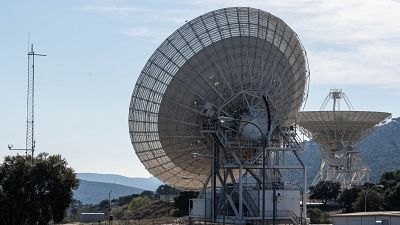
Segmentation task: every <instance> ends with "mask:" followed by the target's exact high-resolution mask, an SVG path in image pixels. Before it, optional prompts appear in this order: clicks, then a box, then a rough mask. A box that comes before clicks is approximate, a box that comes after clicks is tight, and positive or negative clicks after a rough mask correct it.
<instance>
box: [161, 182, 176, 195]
mask: <svg viewBox="0 0 400 225" xmlns="http://www.w3.org/2000/svg"><path fill="white" fill-rule="evenodd" d="M156 193H157V194H159V195H177V194H179V190H178V189H176V188H173V187H171V186H169V185H166V184H163V185H160V186H159V187H158V188H157V190H156Z"/></svg>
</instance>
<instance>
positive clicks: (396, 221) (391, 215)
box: [332, 211, 400, 225]
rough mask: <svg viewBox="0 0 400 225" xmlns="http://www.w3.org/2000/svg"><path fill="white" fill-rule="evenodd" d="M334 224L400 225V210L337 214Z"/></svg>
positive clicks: (333, 218)
mask: <svg viewBox="0 0 400 225" xmlns="http://www.w3.org/2000/svg"><path fill="white" fill-rule="evenodd" d="M332 220H333V225H400V211H380V212H379V211H378V212H357V213H345V214H336V215H333V216H332Z"/></svg>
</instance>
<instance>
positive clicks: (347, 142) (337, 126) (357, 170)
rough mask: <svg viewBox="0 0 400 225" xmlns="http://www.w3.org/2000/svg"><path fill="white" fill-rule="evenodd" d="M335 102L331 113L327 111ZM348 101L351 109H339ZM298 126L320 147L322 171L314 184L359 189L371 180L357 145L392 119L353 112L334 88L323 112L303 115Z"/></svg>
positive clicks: (380, 113) (343, 96)
mask: <svg viewBox="0 0 400 225" xmlns="http://www.w3.org/2000/svg"><path fill="white" fill-rule="evenodd" d="M330 100H332V102H333V108H332V111H327V110H325V107H326V105H327V103H328V102H329V101H330ZM340 100H345V102H346V104H347V106H348V110H345V111H343V110H341V109H340ZM300 115H301V119H300V121H299V125H300V126H302V127H303V128H305V129H306V130H305V131H306V133H308V134H309V136H310V137H312V139H313V140H314V141H315V142H316V143H318V144H319V145H320V152H321V158H322V160H321V166H320V171H319V172H318V173H317V176H316V177H315V178H314V181H313V182H312V184H311V185H313V186H314V185H316V184H318V182H320V181H334V182H339V183H340V184H341V185H342V187H343V188H351V187H352V186H359V185H361V184H363V183H364V182H366V181H368V173H369V169H368V167H367V165H366V164H365V163H364V162H363V160H362V159H361V157H360V154H359V149H358V147H357V146H356V144H357V143H358V142H360V141H361V140H362V139H364V138H365V137H366V136H367V135H369V134H370V133H371V131H372V130H373V128H374V127H375V126H376V125H377V124H380V123H382V122H384V121H385V120H386V119H387V118H389V117H390V116H391V114H390V113H386V112H373V111H352V105H351V103H350V101H349V100H348V98H347V96H346V94H345V93H344V92H342V90H340V89H332V90H331V92H330V93H329V94H328V96H327V98H326V100H325V102H324V103H323V104H322V107H321V110H320V111H303V112H301V114H300Z"/></svg>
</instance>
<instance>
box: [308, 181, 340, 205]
mask: <svg viewBox="0 0 400 225" xmlns="http://www.w3.org/2000/svg"><path fill="white" fill-rule="evenodd" d="M339 193H340V183H338V182H332V181H320V182H319V183H318V184H316V185H315V186H311V187H310V199H317V200H321V201H322V203H323V204H324V205H326V203H327V202H328V200H336V199H337V197H338V195H339Z"/></svg>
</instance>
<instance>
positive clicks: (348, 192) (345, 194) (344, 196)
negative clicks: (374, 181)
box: [339, 187, 361, 212]
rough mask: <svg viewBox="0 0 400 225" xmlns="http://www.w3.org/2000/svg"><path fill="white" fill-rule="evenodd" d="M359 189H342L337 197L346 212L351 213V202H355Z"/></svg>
mask: <svg viewBox="0 0 400 225" xmlns="http://www.w3.org/2000/svg"><path fill="white" fill-rule="evenodd" d="M360 191H361V188H359V187H353V188H350V189H344V190H343V191H342V193H341V194H340V196H339V202H340V204H342V205H343V206H344V207H345V211H346V212H353V202H355V201H356V199H357V197H358V193H360Z"/></svg>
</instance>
